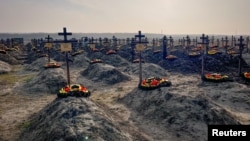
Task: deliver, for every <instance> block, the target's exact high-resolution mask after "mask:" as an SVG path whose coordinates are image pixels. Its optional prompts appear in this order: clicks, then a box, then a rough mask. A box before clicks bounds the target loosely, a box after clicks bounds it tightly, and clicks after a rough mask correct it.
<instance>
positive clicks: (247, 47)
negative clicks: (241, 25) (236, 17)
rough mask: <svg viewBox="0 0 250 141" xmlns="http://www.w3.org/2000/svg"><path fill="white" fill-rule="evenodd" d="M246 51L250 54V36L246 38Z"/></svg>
mask: <svg viewBox="0 0 250 141" xmlns="http://www.w3.org/2000/svg"><path fill="white" fill-rule="evenodd" d="M246 49H247V53H248V52H249V36H248V37H247V38H246Z"/></svg>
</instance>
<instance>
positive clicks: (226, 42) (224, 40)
mask: <svg viewBox="0 0 250 141" xmlns="http://www.w3.org/2000/svg"><path fill="white" fill-rule="evenodd" d="M221 41H222V45H224V48H225V53H226V54H227V48H228V47H229V45H228V38H227V36H226V37H225V39H223V38H222V39H221ZM224 42H225V44H224Z"/></svg>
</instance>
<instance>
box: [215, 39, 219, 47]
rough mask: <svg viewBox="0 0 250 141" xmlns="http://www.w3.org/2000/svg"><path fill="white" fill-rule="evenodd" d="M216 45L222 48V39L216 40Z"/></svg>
mask: <svg viewBox="0 0 250 141" xmlns="http://www.w3.org/2000/svg"><path fill="white" fill-rule="evenodd" d="M216 45H217V47H220V39H219V38H217V40H216Z"/></svg>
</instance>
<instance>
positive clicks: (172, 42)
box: [169, 36, 174, 47]
mask: <svg viewBox="0 0 250 141" xmlns="http://www.w3.org/2000/svg"><path fill="white" fill-rule="evenodd" d="M169 42H170V47H174V39H173V37H172V36H169Z"/></svg>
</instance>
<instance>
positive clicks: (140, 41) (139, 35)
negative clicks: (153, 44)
mask: <svg viewBox="0 0 250 141" xmlns="http://www.w3.org/2000/svg"><path fill="white" fill-rule="evenodd" d="M143 37H145V35H142V34H141V31H138V35H135V39H136V38H138V42H137V43H139V44H143V43H145V42H142V38H143ZM139 69H140V70H139V71H140V72H139V85H140V84H141V81H142V64H141V50H139Z"/></svg>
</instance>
